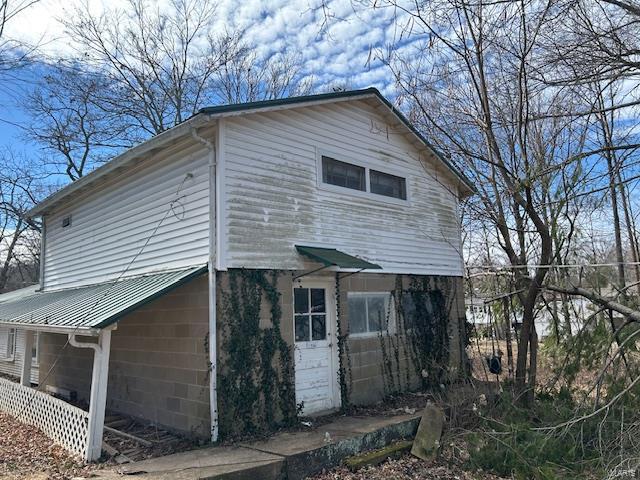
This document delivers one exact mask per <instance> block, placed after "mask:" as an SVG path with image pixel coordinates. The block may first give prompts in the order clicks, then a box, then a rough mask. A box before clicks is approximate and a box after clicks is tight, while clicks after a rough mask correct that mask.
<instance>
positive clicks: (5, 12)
mask: <svg viewBox="0 0 640 480" xmlns="http://www.w3.org/2000/svg"><path fill="white" fill-rule="evenodd" d="M38 1H39V0H15V1H11V0H0V72H1V71H7V70H12V69H15V68H16V67H19V66H21V65H22V64H23V63H24V61H25V60H26V59H27V58H28V57H29V54H30V53H31V52H32V50H33V47H31V46H27V45H25V44H24V43H23V42H20V41H17V40H15V39H12V38H8V36H7V34H6V27H7V24H8V23H9V22H11V21H13V20H14V19H15V17H16V16H17V15H19V14H20V13H22V12H23V11H24V10H26V9H27V8H29V7H30V6H32V5H33V4H35V3H38Z"/></svg>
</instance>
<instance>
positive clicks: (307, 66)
mask: <svg viewBox="0 0 640 480" xmlns="http://www.w3.org/2000/svg"><path fill="white" fill-rule="evenodd" d="M78 1H87V2H88V5H89V7H90V8H91V9H92V10H93V11H95V12H100V11H101V10H102V9H103V8H104V5H109V6H110V7H113V6H116V5H118V3H120V4H123V2H122V0H111V1H108V2H106V3H105V2H103V1H102V0H40V2H39V3H37V4H35V5H33V6H31V7H30V8H29V9H28V10H26V11H24V12H23V13H21V14H20V15H19V16H18V17H16V18H15V19H13V21H12V22H11V23H10V24H9V25H8V28H7V31H6V35H7V36H8V37H10V38H11V37H12V38H15V39H18V40H21V41H25V42H29V43H31V44H38V45H39V49H40V52H42V53H44V54H46V55H47V56H49V57H50V58H55V57H56V56H57V55H60V54H68V53H70V52H69V48H70V47H69V41H68V39H67V38H66V36H65V31H64V28H63V26H62V25H61V24H60V23H59V21H58V19H60V18H63V17H65V16H66V17H68V16H69V15H71V14H72V6H73V5H74V3H73V2H78ZM161 1H164V0H161ZM322 5H323V2H322V0H289V1H285V0H269V1H265V0H246V1H241V2H238V1H236V0H220V1H219V2H218V12H217V20H216V24H215V25H214V28H215V29H220V30H222V29H225V28H226V29H228V30H234V29H236V28H239V29H244V30H245V31H246V37H245V40H246V41H247V42H248V43H250V44H252V45H254V46H255V48H256V49H257V50H258V53H259V54H260V55H261V56H262V55H264V56H269V55H270V54H273V53H276V52H278V51H285V50H288V51H294V52H296V53H298V52H299V54H300V55H301V56H302V59H303V70H304V72H305V74H307V75H312V76H313V77H314V80H315V82H314V83H315V86H316V88H322V86H323V85H324V86H326V85H329V84H332V83H335V82H345V83H346V84H348V85H349V86H350V87H354V88H361V87H369V86H375V87H377V88H379V89H380V90H381V91H382V92H383V93H385V94H387V95H391V94H392V85H391V84H390V81H389V72H388V71H387V70H386V68H385V67H384V66H382V65H380V64H376V63H375V62H369V57H370V50H371V48H377V47H378V48H379V47H382V46H384V45H386V44H388V43H390V42H392V40H393V39H394V36H395V35H396V32H395V30H394V27H393V21H392V18H393V13H394V12H393V11H391V10H389V9H386V10H375V11H374V10H369V9H364V8H362V9H360V10H359V11H355V10H354V7H353V6H352V3H351V1H350V0H329V1H325V2H324V5H325V7H324V8H323V6H322ZM327 17H328V20H329V21H328V22H326V23H325V20H326V19H327ZM36 75H37V74H36ZM22 77H23V78H22V82H21V85H18V84H16V85H8V84H5V85H4V90H3V91H4V93H2V96H3V97H4V98H2V99H0V107H1V108H2V110H0V120H1V121H2V123H0V146H5V147H6V146H10V147H11V148H13V149H15V150H23V149H24V148H29V147H28V146H25V145H24V140H23V139H22V138H21V135H20V129H19V127H17V126H15V124H16V123H17V124H19V123H20V122H24V121H26V118H25V117H24V114H23V113H22V112H21V109H20V108H19V106H18V105H16V104H19V103H20V98H21V95H20V94H19V93H17V94H15V92H19V91H20V89H23V88H25V82H24V80H25V76H24V74H23V75H22ZM34 80H35V79H31V81H30V79H29V78H28V77H27V78H26V88H29V85H31V86H33V85H34V83H33V82H34ZM10 81H11V80H9V82H10ZM18 83H20V82H18ZM8 91H13V92H14V94H13V95H11V96H12V97H13V98H9V97H10V96H9V95H7V94H6V93H7V92H8Z"/></svg>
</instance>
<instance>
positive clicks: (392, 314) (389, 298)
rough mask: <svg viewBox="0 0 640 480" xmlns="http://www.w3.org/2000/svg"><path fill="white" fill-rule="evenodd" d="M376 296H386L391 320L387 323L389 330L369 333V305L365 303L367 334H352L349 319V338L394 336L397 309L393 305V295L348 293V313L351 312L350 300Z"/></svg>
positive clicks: (383, 293)
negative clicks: (386, 334)
mask: <svg viewBox="0 0 640 480" xmlns="http://www.w3.org/2000/svg"><path fill="white" fill-rule="evenodd" d="M375 295H384V296H386V297H387V298H386V302H385V304H386V309H387V311H388V312H389V319H388V322H387V328H386V329H384V330H376V331H373V332H372V331H369V304H368V303H367V302H365V305H366V309H367V311H366V313H365V320H366V322H367V331H366V332H358V333H352V332H351V319H349V337H352V338H370V337H377V336H378V335H380V334H383V335H384V334H385V333H388V334H389V335H393V334H394V333H395V331H396V328H395V326H396V317H395V308H394V304H393V295H391V293H390V292H347V311H348V310H349V299H350V298H353V297H371V296H375Z"/></svg>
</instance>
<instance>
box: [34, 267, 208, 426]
mask: <svg viewBox="0 0 640 480" xmlns="http://www.w3.org/2000/svg"><path fill="white" fill-rule="evenodd" d="M207 285H208V281H207V276H206V275H203V276H201V277H198V278H196V279H193V280H192V281H190V282H189V283H187V284H185V285H183V286H181V287H178V288H177V289H175V290H173V291H172V292H170V293H168V294H166V295H164V296H162V297H160V298H158V299H156V300H154V301H152V302H151V303H149V304H148V305H146V306H144V307H142V308H140V309H138V310H136V311H134V312H132V313H130V314H128V315H127V316H125V317H124V318H123V319H121V320H120V321H119V322H118V328H117V329H116V330H115V331H114V332H113V334H112V340H111V358H110V362H109V363H110V364H109V385H108V391H107V402H108V404H107V408H108V409H110V410H113V411H117V412H121V413H124V414H127V415H130V416H133V417H136V418H140V419H141V420H143V421H146V422H150V423H153V424H157V425H159V426H162V427H164V428H167V429H169V430H173V431H177V432H180V433H184V434H189V435H191V436H194V437H201V438H208V437H209V435H210V415H209V375H208V355H207V351H206V343H205V341H206V340H205V339H206V336H207V333H208V293H207ZM84 340H87V339H84ZM65 342H66V337H65V336H63V335H57V334H43V335H42V339H41V346H40V348H41V353H40V358H41V360H40V370H41V371H42V372H47V371H48V370H49V368H50V367H51V365H52V364H53V362H54V361H55V359H56V357H57V355H58V354H59V353H60V351H61V348H62V346H63V345H64V343H65ZM92 359H93V355H92V350H90V349H77V348H73V347H71V346H67V348H66V349H65V350H64V352H63V353H62V354H61V356H60V359H59V360H58V363H57V364H56V366H55V368H54V369H53V371H52V373H51V375H50V376H49V377H48V378H46V380H45V379H44V378H42V379H41V381H42V382H43V383H44V384H45V385H46V384H49V385H56V386H58V387H63V388H66V389H69V390H74V391H76V392H78V398H79V399H84V400H86V401H88V399H89V392H90V388H91V369H92V361H93V360H92ZM44 375H45V374H44V373H43V375H42V377H44Z"/></svg>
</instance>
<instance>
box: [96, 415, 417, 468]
mask: <svg viewBox="0 0 640 480" xmlns="http://www.w3.org/2000/svg"><path fill="white" fill-rule="evenodd" d="M419 422H420V416H418V415H401V416H395V417H339V418H337V419H336V420H335V421H333V422H331V423H328V424H326V425H321V426H318V427H317V428H315V429H314V430H309V431H302V432H283V433H279V434H276V435H274V436H273V437H270V438H268V439H266V440H263V441H257V442H251V443H245V444H242V445H238V446H233V447H207V448H202V449H199V450H192V451H189V452H182V453H176V454H173V455H167V456H165V457H158V458H153V459H149V460H144V461H141V462H135V463H131V464H128V465H123V466H121V467H119V469H118V470H119V473H116V472H113V471H111V472H109V471H104V472H103V473H102V474H100V476H99V477H98V478H101V479H103V480H106V479H113V478H117V477H114V476H113V475H114V474H115V475H124V476H120V477H119V478H120V479H121V480H126V479H127V475H135V476H132V477H130V478H131V480H134V479H135V480H137V479H145V480H148V479H160V480H165V479H166V480H168V479H177V480H195V479H199V480H256V479H260V480H285V479H286V480H299V479H303V478H306V477H308V476H309V475H313V474H315V473H318V472H320V471H322V470H323V469H328V468H332V467H335V466H337V465H340V464H341V463H342V462H343V461H344V459H346V458H347V457H350V456H353V455H356V454H359V453H361V452H365V451H369V450H375V449H379V448H382V447H385V446H387V445H389V444H390V443H392V442H395V441H398V440H406V439H410V438H413V437H414V435H415V433H416V430H417V428H418V423H419Z"/></svg>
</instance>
